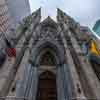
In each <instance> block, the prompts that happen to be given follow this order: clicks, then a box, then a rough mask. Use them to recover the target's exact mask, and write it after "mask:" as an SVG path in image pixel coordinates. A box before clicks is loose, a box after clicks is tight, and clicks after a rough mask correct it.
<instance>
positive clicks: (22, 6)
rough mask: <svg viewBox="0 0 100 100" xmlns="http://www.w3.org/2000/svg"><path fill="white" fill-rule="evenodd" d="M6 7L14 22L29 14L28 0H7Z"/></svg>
mask: <svg viewBox="0 0 100 100" xmlns="http://www.w3.org/2000/svg"><path fill="white" fill-rule="evenodd" d="M7 2H8V8H9V10H10V13H11V16H12V18H14V21H15V23H19V22H20V21H22V19H23V18H24V17H26V16H28V15H30V14H31V10H30V5H29V0H7Z"/></svg>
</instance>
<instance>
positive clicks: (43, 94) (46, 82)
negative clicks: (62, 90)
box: [36, 71, 57, 100]
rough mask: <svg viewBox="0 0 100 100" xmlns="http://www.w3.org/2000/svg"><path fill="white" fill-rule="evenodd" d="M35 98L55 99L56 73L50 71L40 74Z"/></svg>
mask: <svg viewBox="0 0 100 100" xmlns="http://www.w3.org/2000/svg"><path fill="white" fill-rule="evenodd" d="M36 100H57V88H56V75H55V74H53V73H52V72H49V71H45V72H43V73H42V74H40V76H39V84H38V91H37V99H36Z"/></svg>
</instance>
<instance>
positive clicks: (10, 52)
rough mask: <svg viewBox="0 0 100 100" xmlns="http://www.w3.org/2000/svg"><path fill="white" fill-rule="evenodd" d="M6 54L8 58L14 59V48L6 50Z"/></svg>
mask: <svg viewBox="0 0 100 100" xmlns="http://www.w3.org/2000/svg"><path fill="white" fill-rule="evenodd" d="M6 53H7V55H8V56H9V57H16V49H15V48H7V49H6Z"/></svg>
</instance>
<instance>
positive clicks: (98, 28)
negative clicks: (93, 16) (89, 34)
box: [93, 20, 100, 36]
mask: <svg viewBox="0 0 100 100" xmlns="http://www.w3.org/2000/svg"><path fill="white" fill-rule="evenodd" d="M93 30H94V31H95V32H96V33H97V35H98V36H100V20H98V21H96V23H95V25H94V27H93Z"/></svg>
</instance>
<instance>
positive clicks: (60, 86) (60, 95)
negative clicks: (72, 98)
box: [57, 67, 65, 100]
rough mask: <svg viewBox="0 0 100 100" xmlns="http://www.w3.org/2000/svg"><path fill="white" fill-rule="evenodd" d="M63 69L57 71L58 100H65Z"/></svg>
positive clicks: (59, 68)
mask: <svg viewBox="0 0 100 100" xmlns="http://www.w3.org/2000/svg"><path fill="white" fill-rule="evenodd" d="M62 74H63V73H62V67H58V69H57V96H58V100H65V96H64V85H63V77H62Z"/></svg>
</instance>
